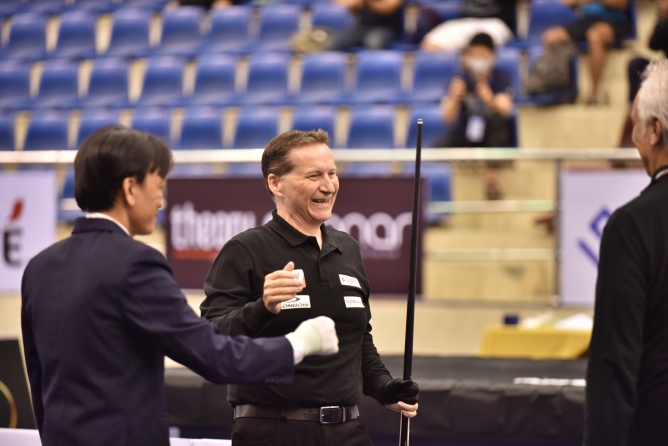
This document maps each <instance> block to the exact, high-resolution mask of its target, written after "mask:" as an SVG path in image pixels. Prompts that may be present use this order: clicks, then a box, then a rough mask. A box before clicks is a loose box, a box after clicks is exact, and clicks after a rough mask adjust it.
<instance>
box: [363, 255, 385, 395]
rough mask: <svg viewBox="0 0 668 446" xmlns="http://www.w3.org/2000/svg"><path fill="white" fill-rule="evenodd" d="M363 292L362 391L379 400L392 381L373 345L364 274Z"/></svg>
mask: <svg viewBox="0 0 668 446" xmlns="http://www.w3.org/2000/svg"><path fill="white" fill-rule="evenodd" d="M357 249H358V253H357V255H358V258H359V259H360V264H361V265H360V267H361V269H362V271H364V263H363V262H362V254H361V253H360V252H359V245H358V246H357ZM363 286H364V292H365V294H366V298H365V300H366V302H365V303H366V313H367V325H366V330H365V331H364V335H363V338H362V391H363V393H364V394H365V395H367V396H370V397H371V398H374V399H375V400H378V399H379V398H380V389H382V388H383V386H384V385H385V384H386V383H388V382H390V381H392V375H391V374H390V372H389V371H388V370H387V367H385V364H383V361H382V360H381V359H380V355H379V354H378V350H377V349H376V346H375V345H374V343H373V336H372V335H371V323H370V322H371V308H370V305H369V295H370V293H371V290H370V288H369V280H368V279H367V277H366V272H365V273H364V279H363Z"/></svg>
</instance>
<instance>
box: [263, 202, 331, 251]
mask: <svg viewBox="0 0 668 446" xmlns="http://www.w3.org/2000/svg"><path fill="white" fill-rule="evenodd" d="M271 216H272V219H271V220H269V222H268V223H267V225H268V226H269V227H270V228H271V229H273V230H274V231H276V232H277V233H278V235H280V236H281V237H283V238H284V239H285V241H286V242H288V243H289V244H290V246H299V245H301V244H302V243H304V242H305V241H306V240H308V239H309V238H312V237H311V236H310V235H306V234H304V233H302V232H300V231H299V230H298V229H297V228H295V227H294V226H292V225H291V224H290V223H288V222H287V221H285V219H284V218H283V217H281V216H280V215H278V212H276V210H273V211H271ZM320 230H321V231H322V246H323V248H324V247H325V246H326V245H329V246H331V247H332V248H335V249H339V247H338V246H336V243H335V241H334V240H332V237H331V235H332V234H331V232H332V231H329V230H328V229H327V226H325V224H324V223H323V224H322V225H320ZM339 250H340V249H339Z"/></svg>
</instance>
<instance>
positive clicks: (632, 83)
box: [628, 57, 649, 102]
mask: <svg viewBox="0 0 668 446" xmlns="http://www.w3.org/2000/svg"><path fill="white" fill-rule="evenodd" d="M647 65H649V60H647V59H643V58H642V57H636V58H635V59H633V60H631V62H629V67H628V70H629V102H633V100H634V99H635V98H636V95H637V94H638V90H640V84H641V83H642V73H643V72H644V71H645V68H647Z"/></svg>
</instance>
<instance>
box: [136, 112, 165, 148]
mask: <svg viewBox="0 0 668 446" xmlns="http://www.w3.org/2000/svg"><path fill="white" fill-rule="evenodd" d="M170 120H171V113H170V111H169V110H165V109H162V108H149V109H140V108H138V109H137V110H135V114H134V116H133V118H132V125H131V126H130V127H132V128H133V129H135V130H140V131H142V132H148V133H151V134H152V135H155V136H157V137H158V138H160V139H162V140H164V141H167V142H169V141H170V140H171V137H170V136H171V134H170V131H169V129H170Z"/></svg>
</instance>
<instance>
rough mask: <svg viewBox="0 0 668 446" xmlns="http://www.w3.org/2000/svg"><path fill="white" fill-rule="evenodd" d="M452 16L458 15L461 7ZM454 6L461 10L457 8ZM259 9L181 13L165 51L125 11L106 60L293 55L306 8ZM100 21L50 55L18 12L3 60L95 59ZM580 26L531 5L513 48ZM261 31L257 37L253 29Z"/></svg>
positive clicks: (32, 17) (69, 19)
mask: <svg viewBox="0 0 668 446" xmlns="http://www.w3.org/2000/svg"><path fill="white" fill-rule="evenodd" d="M448 5H450V6H448V7H450V8H453V11H452V13H451V14H450V15H448V14H446V16H447V17H445V18H455V17H457V15H458V12H455V11H458V8H459V6H458V2H457V1H456V0H455V1H454V2H452V3H448ZM452 5H454V6H452ZM253 11H254V10H253V9H252V8H250V7H246V6H236V7H229V8H224V9H215V10H213V11H212V12H211V28H210V32H209V33H208V34H206V35H202V34H201V29H202V20H203V17H204V14H205V13H204V10H203V9H202V8H198V7H181V8H176V9H171V10H167V11H165V12H164V13H163V16H162V19H163V28H162V38H161V42H160V45H159V46H158V47H157V48H150V46H149V33H150V31H149V28H150V22H151V18H152V13H151V12H150V11H146V10H142V9H133V8H128V9H121V10H119V11H117V12H116V14H115V15H114V22H113V26H112V35H111V41H110V44H109V47H108V49H107V50H106V51H105V53H104V55H105V56H120V57H144V56H147V55H151V54H162V55H165V54H168V55H181V56H187V57H194V56H196V55H198V54H203V53H211V52H213V53H220V52H224V53H235V54H248V53H252V52H255V51H289V49H290V38H291V37H292V36H293V35H294V33H295V32H296V31H297V30H298V28H299V19H300V14H301V11H302V9H301V7H299V6H297V5H291V4H277V5H270V6H267V7H264V8H262V9H260V10H258V11H259V24H258V26H257V27H255V26H252V19H253V17H254V14H253ZM311 13H312V23H313V26H321V27H327V28H330V29H333V30H336V31H340V30H343V29H345V28H347V27H348V26H350V25H351V24H352V23H353V17H352V15H351V14H350V12H349V11H348V10H347V9H346V8H344V7H342V6H340V5H337V4H331V3H320V4H315V5H313V6H312V8H311ZM96 18H97V16H96V15H94V14H92V13H90V12H87V11H73V12H66V13H64V14H62V15H61V24H60V28H59V34H58V41H57V45H56V48H55V50H54V51H53V52H52V53H47V51H46V31H45V27H46V17H45V16H43V15H41V14H36V13H25V14H17V15H15V16H14V17H13V18H12V20H11V29H10V34H9V39H8V42H7V45H6V46H5V47H4V48H2V49H0V58H5V59H7V58H18V59H25V60H40V59H44V58H61V57H65V58H91V57H95V56H97V55H98V54H97V53H96V47H95V24H96ZM629 19H630V21H631V24H632V35H631V36H630V38H635V35H636V31H635V5H632V6H631V7H630V8H629ZM575 20H576V16H575V12H574V11H573V9H572V8H569V7H567V6H565V5H563V4H562V3H560V2H556V1H550V0H547V1H546V0H543V1H542V2H539V3H536V4H534V5H533V6H532V7H531V10H530V18H529V31H528V34H527V37H526V38H525V39H520V40H517V41H515V42H513V46H515V47H523V48H526V47H529V46H532V45H537V44H540V38H541V35H542V34H543V32H544V31H545V30H546V29H547V28H549V27H552V26H555V25H568V24H570V23H572V22H573V21H575ZM256 28H257V29H258V33H257V34H254V33H253V32H252V30H254V29H256Z"/></svg>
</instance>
